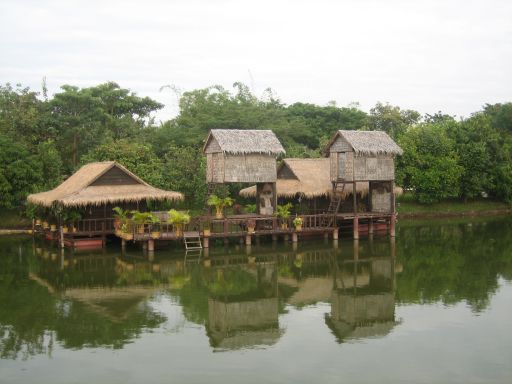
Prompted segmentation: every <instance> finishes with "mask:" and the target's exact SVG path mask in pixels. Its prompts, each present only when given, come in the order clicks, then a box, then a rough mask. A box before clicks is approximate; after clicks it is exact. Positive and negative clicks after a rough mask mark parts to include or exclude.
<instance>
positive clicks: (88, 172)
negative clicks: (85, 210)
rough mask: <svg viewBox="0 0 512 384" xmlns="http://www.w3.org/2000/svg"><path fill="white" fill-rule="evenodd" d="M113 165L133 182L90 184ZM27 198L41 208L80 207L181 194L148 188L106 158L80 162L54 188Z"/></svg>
mask: <svg viewBox="0 0 512 384" xmlns="http://www.w3.org/2000/svg"><path fill="white" fill-rule="evenodd" d="M113 167H118V168H119V169H120V170H122V171H123V172H125V173H126V174H127V175H128V176H129V177H131V178H132V179H133V180H135V181H136V182H137V183H136V184H129V185H91V184H92V183H93V182H94V181H96V180H97V179H98V178H100V177H101V176H102V175H103V174H104V173H105V172H107V171H108V170H110V169H111V168H113ZM27 200H28V201H29V202H30V203H33V204H36V205H42V206H45V207H51V206H52V205H54V204H60V205H63V206H65V207H80V206H86V205H103V204H108V203H112V204H115V203H122V202H137V201H142V200H158V201H162V200H171V201H176V200H183V195H182V194H181V193H179V192H174V191H164V190H162V189H158V188H155V187H152V186H151V185H149V184H148V183H146V182H145V181H143V180H142V179H140V178H139V177H138V176H136V175H135V174H133V173H132V172H130V171H129V170H128V169H126V168H125V167H123V166H122V165H121V164H119V163H116V162H114V161H106V162H97V163H90V164H87V165H84V166H83V167H82V168H80V169H79V170H78V171H77V172H75V173H74V174H73V175H72V176H70V177H69V178H68V179H67V180H65V181H64V182H63V183H62V184H60V185H59V186H58V187H56V188H54V189H52V190H51V191H46V192H41V193H34V194H32V195H29V196H28V198H27Z"/></svg>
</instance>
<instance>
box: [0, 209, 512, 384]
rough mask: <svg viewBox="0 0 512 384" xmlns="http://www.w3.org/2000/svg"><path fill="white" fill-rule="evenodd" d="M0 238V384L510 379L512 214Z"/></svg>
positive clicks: (423, 381) (511, 359) (396, 381)
mask: <svg viewBox="0 0 512 384" xmlns="http://www.w3.org/2000/svg"><path fill="white" fill-rule="evenodd" d="M209 260H210V261H209V262H205V261H204V256H203V258H202V259H199V260H198V259H197V257H196V256H194V255H188V256H187V257H185V255H184V251H183V250H182V249H181V248H178V247H175V248H171V249H166V250H159V251H156V252H155V253H154V254H153V255H151V254H144V253H143V251H142V250H140V249H137V248H134V247H129V248H128V249H127V252H126V253H124V254H122V253H121V251H120V247H119V245H115V244H112V245H111V246H109V248H108V249H107V250H105V251H94V252H92V251H87V252H75V253H71V252H69V251H68V250H66V252H65V253H62V252H61V250H59V249H57V248H52V247H50V246H48V245H47V244H45V243H44V242H40V241H34V240H33V239H32V238H5V237H4V238H0V383H2V384H7V383H38V384H44V383H124V384H126V383H210V384H211V383H291V382H293V383H411V382H413V383H512V365H511V363H512V331H511V325H512V282H511V280H512V219H510V218H496V219H480V220H478V221H463V220H462V221H460V220H459V221H452V222H449V221H443V222H431V223H413V222H410V223H406V222H403V223H400V225H399V227H398V231H397V238H396V241H395V242H394V243H392V242H391V241H390V239H389V238H387V237H386V236H375V237H374V238H373V239H361V240H360V241H359V242H358V243H354V242H353V241H352V240H351V239H350V238H342V239H341V241H340V242H339V243H337V244H333V242H332V241H329V242H324V241H322V240H319V241H314V242H312V241H309V242H302V243H299V244H298V246H297V247H296V248H295V249H294V247H293V245H292V244H283V243H282V242H280V243H278V244H274V245H273V244H272V243H262V244H259V245H253V246H252V248H251V249H250V250H248V249H246V248H245V247H239V246H235V245H231V246H229V247H228V248H224V247H223V246H220V245H216V246H214V247H213V248H212V249H211V250H210V253H209Z"/></svg>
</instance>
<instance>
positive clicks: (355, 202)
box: [352, 175, 357, 216]
mask: <svg viewBox="0 0 512 384" xmlns="http://www.w3.org/2000/svg"><path fill="white" fill-rule="evenodd" d="M352 197H353V198H352V200H353V209H354V216H357V188H356V181H355V175H354V182H353V183H352Z"/></svg>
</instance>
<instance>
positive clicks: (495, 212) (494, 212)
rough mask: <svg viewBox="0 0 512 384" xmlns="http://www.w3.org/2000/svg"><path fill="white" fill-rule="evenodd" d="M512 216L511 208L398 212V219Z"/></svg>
mask: <svg viewBox="0 0 512 384" xmlns="http://www.w3.org/2000/svg"><path fill="white" fill-rule="evenodd" d="M508 215H512V208H508V209H491V210H486V211H463V212H441V211H439V212H404V213H400V212H398V215H397V217H398V218H400V219H442V218H457V217H486V216H487V217H493V216H508Z"/></svg>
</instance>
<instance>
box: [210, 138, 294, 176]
mask: <svg viewBox="0 0 512 384" xmlns="http://www.w3.org/2000/svg"><path fill="white" fill-rule="evenodd" d="M203 151H204V153H205V154H206V163H207V166H206V181H207V182H208V183H239V182H244V183H273V182H275V181H276V157H277V156H278V155H280V154H282V153H284V152H285V151H284V149H283V146H282V145H281V143H280V142H279V140H278V139H277V137H276V135H275V134H274V132H272V131H270V130H253V129H248V130H242V129H212V130H211V131H210V133H209V134H208V137H207V139H206V143H205V145H204V148H203Z"/></svg>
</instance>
